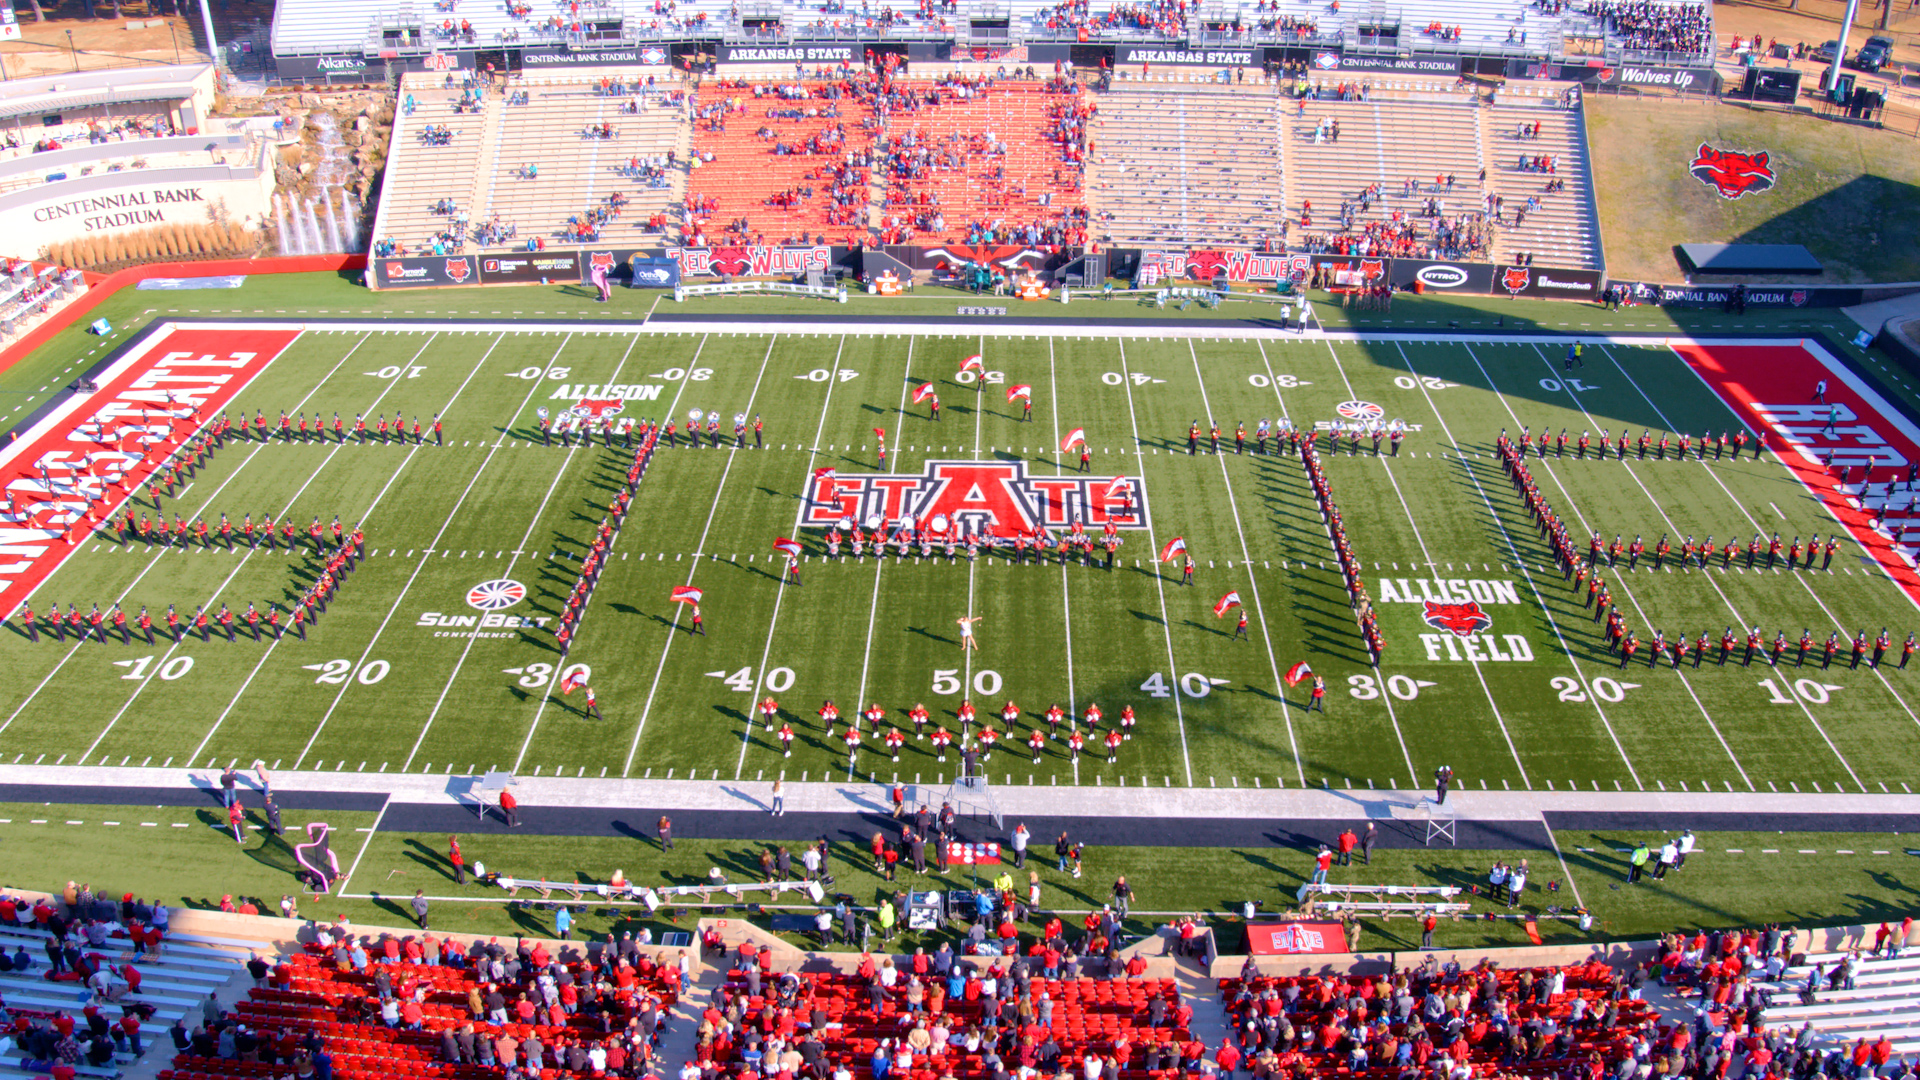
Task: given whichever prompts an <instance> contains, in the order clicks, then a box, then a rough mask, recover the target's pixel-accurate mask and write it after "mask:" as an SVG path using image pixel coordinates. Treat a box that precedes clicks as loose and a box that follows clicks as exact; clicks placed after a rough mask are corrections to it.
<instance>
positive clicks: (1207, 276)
mask: <svg viewBox="0 0 1920 1080" xmlns="http://www.w3.org/2000/svg"><path fill="white" fill-rule="evenodd" d="M1227 265H1228V260H1227V253H1226V252H1224V251H1191V252H1188V253H1187V267H1186V269H1187V276H1188V277H1191V278H1192V279H1193V280H1195V281H1212V280H1213V279H1214V278H1216V277H1218V276H1219V275H1221V274H1223V273H1225V272H1226V270H1227Z"/></svg>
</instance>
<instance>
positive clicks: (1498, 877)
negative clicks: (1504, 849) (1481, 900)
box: [1487, 862, 1507, 899]
mask: <svg viewBox="0 0 1920 1080" xmlns="http://www.w3.org/2000/svg"><path fill="white" fill-rule="evenodd" d="M1506 887H1507V865H1506V864H1505V863H1501V862H1496V863H1494V864H1493V869H1492V870H1489V871H1488V872H1487V892H1488V893H1489V894H1490V895H1491V896H1492V897H1493V898H1494V899H1499V896H1500V890H1501V889H1504V888H1506Z"/></svg>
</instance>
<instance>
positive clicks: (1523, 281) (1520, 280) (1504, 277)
mask: <svg viewBox="0 0 1920 1080" xmlns="http://www.w3.org/2000/svg"><path fill="white" fill-rule="evenodd" d="M1532 280H1533V275H1532V274H1531V273H1529V272H1528V270H1527V268H1526V267H1524V266H1509V267H1507V270H1506V272H1505V273H1503V274H1501V275H1500V284H1501V285H1503V286H1505V287H1506V290H1507V291H1508V292H1510V293H1516V294H1517V293H1520V292H1522V291H1524V290H1525V289H1526V287H1527V283H1528V282H1530V281H1532Z"/></svg>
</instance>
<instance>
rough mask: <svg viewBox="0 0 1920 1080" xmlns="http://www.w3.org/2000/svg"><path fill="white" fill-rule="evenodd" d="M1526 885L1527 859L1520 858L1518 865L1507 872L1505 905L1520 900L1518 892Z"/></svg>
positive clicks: (1511, 904)
mask: <svg viewBox="0 0 1920 1080" xmlns="http://www.w3.org/2000/svg"><path fill="white" fill-rule="evenodd" d="M1526 887H1527V860H1525V859H1521V860H1520V865H1519V866H1516V867H1514V868H1513V870H1512V871H1511V872H1510V873H1508V874H1507V906H1508V907H1512V906H1513V905H1515V904H1517V903H1519V902H1520V894H1521V893H1522V892H1523V891H1525V889H1526Z"/></svg>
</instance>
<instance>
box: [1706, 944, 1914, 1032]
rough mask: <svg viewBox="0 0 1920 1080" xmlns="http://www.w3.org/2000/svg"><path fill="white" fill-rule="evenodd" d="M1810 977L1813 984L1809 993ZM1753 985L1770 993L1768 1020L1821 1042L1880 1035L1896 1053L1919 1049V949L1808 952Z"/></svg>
mask: <svg viewBox="0 0 1920 1080" xmlns="http://www.w3.org/2000/svg"><path fill="white" fill-rule="evenodd" d="M1796 959H1799V958H1796ZM1816 969H1817V970H1816ZM1762 974H1763V975H1764V973H1762ZM1810 977H1811V978H1812V979H1813V980H1814V987H1815V988H1814V990H1813V992H1812V993H1811V994H1808V993H1806V990H1807V987H1808V979H1809V978H1810ZM1755 985H1756V986H1757V987H1759V988H1761V989H1762V990H1764V991H1765V992H1766V993H1768V994H1770V995H1771V996H1772V999H1773V1004H1772V1007H1770V1008H1768V1009H1767V1010H1766V1017H1767V1020H1768V1021H1769V1022H1771V1023H1775V1024H1781V1025H1785V1026H1786V1027H1790V1028H1800V1027H1801V1026H1803V1025H1805V1026H1810V1027H1811V1029H1812V1030H1813V1032H1814V1033H1815V1034H1816V1035H1817V1036H1819V1037H1820V1039H1821V1044H1822V1045H1825V1046H1833V1045H1842V1044H1851V1043H1852V1041H1853V1040H1856V1039H1861V1038H1866V1039H1877V1038H1879V1037H1880V1036H1882V1035H1884V1036H1886V1037H1887V1038H1888V1040H1890V1042H1891V1043H1892V1050H1893V1052H1894V1053H1899V1054H1912V1053H1915V1052H1920V953H1910V954H1908V955H1905V956H1884V955H1883V956H1873V955H1869V954H1867V953H1863V952H1860V951H1857V950H1856V951H1854V952H1851V953H1841V952H1825V953H1809V954H1807V955H1806V956H1805V957H1804V962H1803V963H1800V964H1797V965H1795V966H1793V967H1783V968H1782V969H1781V970H1780V973H1779V975H1778V977H1776V978H1771V979H1767V978H1760V979H1758V980H1757V981H1756V983H1755ZM1715 1004H1716V1005H1721V1006H1724V1005H1725V1004H1727V1003H1726V1002H1724V1001H1718V1002H1716V1003H1715Z"/></svg>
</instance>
